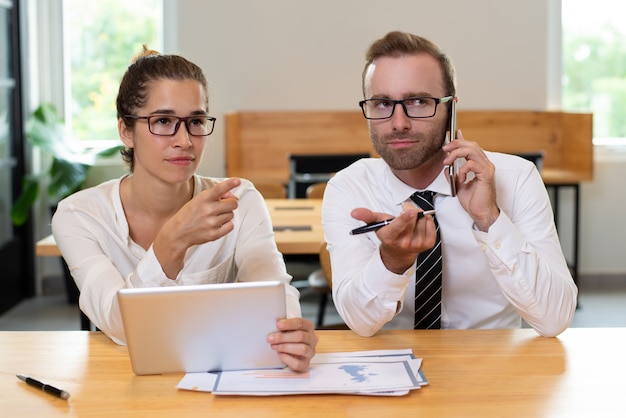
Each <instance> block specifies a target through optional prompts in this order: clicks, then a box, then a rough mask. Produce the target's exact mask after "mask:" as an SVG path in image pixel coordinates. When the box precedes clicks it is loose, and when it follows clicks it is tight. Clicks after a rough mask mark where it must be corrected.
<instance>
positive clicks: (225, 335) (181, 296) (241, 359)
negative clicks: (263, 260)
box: [118, 281, 286, 375]
mask: <svg viewBox="0 0 626 418" xmlns="http://www.w3.org/2000/svg"><path fill="white" fill-rule="evenodd" d="M118 301H119V304H120V309H121V313H122V320H123V323H124V331H125V333H126V343H127V345H128V353H129V355H130V361H131V365H132V368H133V372H134V373H135V374H137V375H147V374H163V373H172V372H206V371H217V370H246V369H266V368H280V367H284V364H283V363H282V362H281V361H280V358H279V357H278V354H277V353H276V352H275V351H274V350H272V349H271V347H270V345H269V343H268V342H267V341H266V337H267V335H268V334H269V333H271V332H274V331H276V321H277V320H278V319H281V318H285V317H286V310H285V289H284V285H283V283H282V282H280V281H267V282H241V283H220V284H207V285H190V286H168V287H152V288H134V289H121V290H119V291H118Z"/></svg>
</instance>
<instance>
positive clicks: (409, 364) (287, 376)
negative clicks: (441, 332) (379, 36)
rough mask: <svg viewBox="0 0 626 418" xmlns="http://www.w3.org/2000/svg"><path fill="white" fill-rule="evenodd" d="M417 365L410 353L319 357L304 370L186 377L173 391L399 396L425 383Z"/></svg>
mask: <svg viewBox="0 0 626 418" xmlns="http://www.w3.org/2000/svg"><path fill="white" fill-rule="evenodd" d="M421 363H422V360H421V359H416V358H415V357H414V356H413V353H412V352H411V350H382V351H381V350H377V351H359V352H343V353H320V354H317V355H316V356H315V357H313V359H312V360H311V367H310V368H309V370H307V371H306V372H294V371H292V370H290V369H287V368H284V369H263V370H239V371H225V372H216V373H188V374H187V375H185V377H184V378H183V379H182V380H181V381H180V382H179V384H178V386H177V387H178V388H179V389H187V390H195V391H202V392H213V393H215V394H220V395H253V396H269V395H290V394H291V395H292V394H315V393H317V394H319V393H339V394H358V395H376V396H400V395H405V394H407V393H408V392H409V391H410V390H415V389H419V388H420V387H421V386H423V385H426V384H428V382H427V380H426V378H425V377H424V375H423V373H422V372H421Z"/></svg>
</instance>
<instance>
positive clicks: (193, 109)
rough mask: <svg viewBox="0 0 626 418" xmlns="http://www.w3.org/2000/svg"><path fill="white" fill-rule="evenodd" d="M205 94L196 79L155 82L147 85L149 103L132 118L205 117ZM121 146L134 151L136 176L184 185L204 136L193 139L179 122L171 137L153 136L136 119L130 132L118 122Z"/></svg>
mask: <svg viewBox="0 0 626 418" xmlns="http://www.w3.org/2000/svg"><path fill="white" fill-rule="evenodd" d="M207 102H208V100H207V97H206V93H205V91H204V89H203V87H202V85H201V84H200V83H198V82H197V81H195V80H191V79H189V80H169V79H163V80H156V81H153V82H151V83H150V84H148V100H147V101H146V104H145V106H143V107H141V108H138V109H137V111H136V113H135V116H152V115H163V116H178V117H188V116H194V115H206V114H207V113H208V108H207V105H206V103H207ZM119 129H120V137H121V139H122V142H123V143H124V145H126V146H127V147H129V148H133V150H134V170H133V174H134V175H136V176H148V177H152V178H154V179H157V180H160V181H163V182H165V183H171V184H179V183H184V182H186V181H187V180H189V178H190V177H191V176H192V175H193V174H194V173H195V172H196V170H197V168H198V166H199V164H200V162H201V160H202V154H203V151H204V146H205V144H206V140H207V137H206V136H192V135H190V134H189V132H188V131H187V126H186V123H185V122H181V123H180V125H179V127H178V131H177V132H176V134H174V135H173V136H160V135H155V134H153V133H151V132H150V130H149V129H148V121H147V120H146V119H138V120H137V121H136V123H135V126H134V128H133V129H128V128H126V126H125V125H124V123H123V122H120V123H119Z"/></svg>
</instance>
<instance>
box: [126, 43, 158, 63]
mask: <svg viewBox="0 0 626 418" xmlns="http://www.w3.org/2000/svg"><path fill="white" fill-rule="evenodd" d="M141 47H142V48H141V51H140V52H138V53H137V54H135V56H134V57H133V59H132V60H131V61H130V62H131V64H132V63H134V62H135V61H137V60H138V59H140V58H145V57H151V56H153V55H161V53H160V52H159V51H155V50H154V49H150V48H148V45H146V44H143V45H142V46H141Z"/></svg>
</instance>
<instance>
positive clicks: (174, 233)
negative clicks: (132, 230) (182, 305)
mask: <svg viewBox="0 0 626 418" xmlns="http://www.w3.org/2000/svg"><path fill="white" fill-rule="evenodd" d="M240 184H241V180H240V179H238V178H229V179H226V180H224V181H222V182H220V183H218V184H216V185H215V186H214V187H212V188H210V189H207V190H203V191H202V192H201V193H199V194H198V195H197V196H196V197H194V198H193V199H191V200H190V201H189V202H187V203H186V204H185V205H184V206H183V207H182V208H180V210H179V211H178V212H176V214H175V215H174V216H172V217H171V218H170V219H169V220H168V221H167V222H166V223H165V224H164V225H163V227H162V228H161V230H160V231H159V233H158V234H157V236H156V238H155V240H154V243H153V248H154V253H155V255H156V257H157V259H158V260H159V263H161V267H162V268H163V272H165V274H166V275H167V277H169V278H170V279H172V280H174V279H176V276H177V275H178V273H179V272H180V270H181V269H182V268H183V260H184V259H185V253H186V252H187V249H188V248H189V247H191V246H193V245H201V244H204V243H206V242H210V241H215V240H218V239H220V238H221V237H223V236H224V235H226V234H228V233H229V232H231V231H232V230H233V229H234V225H233V223H232V220H233V217H234V216H235V213H234V211H235V209H237V205H238V201H237V197H236V196H235V195H234V194H233V193H232V192H231V190H232V189H233V188H235V187H237V186H239V185H240Z"/></svg>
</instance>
